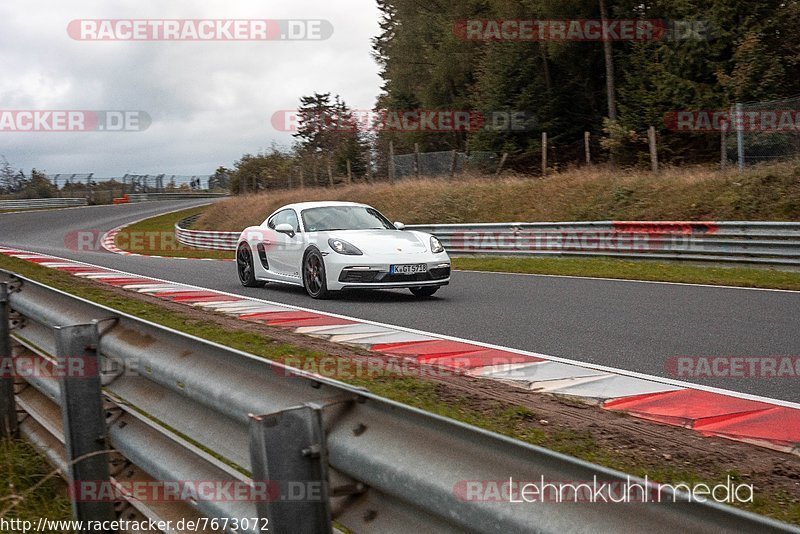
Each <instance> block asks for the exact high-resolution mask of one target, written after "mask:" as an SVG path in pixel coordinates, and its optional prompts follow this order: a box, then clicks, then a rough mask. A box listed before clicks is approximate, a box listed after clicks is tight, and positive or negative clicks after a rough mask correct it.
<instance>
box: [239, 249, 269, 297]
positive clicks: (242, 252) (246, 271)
mask: <svg viewBox="0 0 800 534" xmlns="http://www.w3.org/2000/svg"><path fill="white" fill-rule="evenodd" d="M236 272H237V273H238V274H239V281H240V282H241V283H242V285H243V286H244V287H264V286H265V285H267V283H266V282H262V281H260V280H256V270H255V267H254V266H253V253H252V252H250V247H249V246H248V245H247V243H242V244H241V245H239V248H238V249H237V250H236Z"/></svg>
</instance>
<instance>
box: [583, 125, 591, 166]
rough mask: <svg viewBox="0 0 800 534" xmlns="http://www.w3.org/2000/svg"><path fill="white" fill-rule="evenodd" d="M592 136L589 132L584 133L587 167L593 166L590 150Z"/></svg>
mask: <svg viewBox="0 0 800 534" xmlns="http://www.w3.org/2000/svg"><path fill="white" fill-rule="evenodd" d="M590 137H591V134H590V133H589V132H583V150H584V151H585V152H586V165H591V164H592V151H591V149H590V148H589V138H590Z"/></svg>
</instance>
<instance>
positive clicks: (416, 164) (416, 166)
mask: <svg viewBox="0 0 800 534" xmlns="http://www.w3.org/2000/svg"><path fill="white" fill-rule="evenodd" d="M414 176H416V177H417V178H419V143H414Z"/></svg>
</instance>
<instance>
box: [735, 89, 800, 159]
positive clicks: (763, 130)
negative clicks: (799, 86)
mask: <svg viewBox="0 0 800 534" xmlns="http://www.w3.org/2000/svg"><path fill="white" fill-rule="evenodd" d="M730 117H731V126H730V127H729V128H727V129H726V133H725V135H724V137H725V148H724V150H725V154H726V157H727V159H728V160H729V161H732V162H738V164H739V166H740V167H744V166H746V165H748V164H752V163H760V162H768V161H776V160H781V159H788V158H792V157H796V156H797V155H798V154H800V96H798V97H794V98H786V99H782V100H771V101H763V102H744V103H741V104H736V105H735V106H734V107H733V108H732V110H731V112H730Z"/></svg>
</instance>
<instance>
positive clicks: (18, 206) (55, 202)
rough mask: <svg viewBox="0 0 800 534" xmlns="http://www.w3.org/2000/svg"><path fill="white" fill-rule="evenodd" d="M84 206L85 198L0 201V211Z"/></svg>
mask: <svg viewBox="0 0 800 534" xmlns="http://www.w3.org/2000/svg"><path fill="white" fill-rule="evenodd" d="M86 204H87V202H86V199H85V198H26V199H21V200H0V211H3V210H29V209H44V208H72V207H75V206H86Z"/></svg>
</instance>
